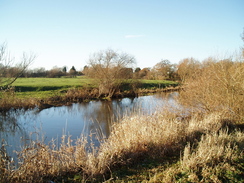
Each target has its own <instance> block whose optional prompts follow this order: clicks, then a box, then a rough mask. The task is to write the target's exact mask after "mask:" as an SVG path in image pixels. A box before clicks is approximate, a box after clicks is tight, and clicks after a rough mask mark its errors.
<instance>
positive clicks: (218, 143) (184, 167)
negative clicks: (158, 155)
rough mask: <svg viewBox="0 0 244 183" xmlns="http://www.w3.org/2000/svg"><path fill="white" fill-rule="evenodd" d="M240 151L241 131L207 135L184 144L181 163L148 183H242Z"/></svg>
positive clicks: (243, 141)
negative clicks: (197, 140)
mask: <svg viewBox="0 0 244 183" xmlns="http://www.w3.org/2000/svg"><path fill="white" fill-rule="evenodd" d="M194 146H196V147H194ZM243 150H244V134H243V133H242V132H240V131H235V132H233V133H229V132H228V131H226V130H220V131H219V132H218V133H216V132H215V133H208V134H206V135H203V136H202V137H201V140H200V141H199V142H198V143H197V144H190V143H189V144H188V145H186V146H185V149H184V152H183V156H182V158H181V160H180V162H179V163H178V164H176V165H175V166H172V167H169V168H167V169H166V170H164V171H162V172H160V173H158V174H156V175H154V177H152V178H151V180H150V181H149V182H165V183H168V182H242V181H243V169H244V166H243V163H244V160H243V156H244V153H243Z"/></svg>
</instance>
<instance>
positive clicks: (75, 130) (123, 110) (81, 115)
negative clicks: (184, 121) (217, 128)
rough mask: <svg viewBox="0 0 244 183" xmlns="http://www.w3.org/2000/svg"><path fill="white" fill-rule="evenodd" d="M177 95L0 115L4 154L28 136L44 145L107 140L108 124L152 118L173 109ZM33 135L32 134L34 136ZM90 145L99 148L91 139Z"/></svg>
mask: <svg viewBox="0 0 244 183" xmlns="http://www.w3.org/2000/svg"><path fill="white" fill-rule="evenodd" d="M177 95H178V93H170V94H156V95H152V96H142V97H138V98H124V99H118V100H112V101H90V102H88V103H79V104H72V105H70V106H62V107H52V108H49V109H44V110H42V111H38V110H37V109H36V110H29V111H22V110H19V111H10V112H8V113H7V114H2V115H0V139H4V140H5V141H6V142H7V144H8V146H7V150H8V151H10V152H12V151H13V150H20V148H19V147H20V146H21V145H22V146H23V145H25V143H28V140H26V139H31V138H32V139H33V138H35V137H34V136H33V135H31V134H37V132H38V134H39V133H42V134H43V135H44V137H45V142H49V141H51V140H52V139H57V141H59V140H60V137H61V136H62V135H63V134H65V135H71V137H72V139H77V138H78V137H80V135H81V134H83V135H85V136H87V137H89V135H90V134H91V133H94V134H95V133H98V134H100V137H101V138H106V137H108V136H109V133H110V127H111V123H112V122H118V121H120V119H121V118H122V117H123V116H124V115H130V114H132V113H138V112H140V114H152V113H153V112H155V110H157V109H160V108H162V107H163V106H165V105H166V104H168V105H172V106H176V105H177V104H176V102H175V99H174V97H175V96H177ZM34 132H36V133H34ZM93 140H94V143H95V144H96V143H97V145H98V144H99V143H98V141H96V140H95V139H93Z"/></svg>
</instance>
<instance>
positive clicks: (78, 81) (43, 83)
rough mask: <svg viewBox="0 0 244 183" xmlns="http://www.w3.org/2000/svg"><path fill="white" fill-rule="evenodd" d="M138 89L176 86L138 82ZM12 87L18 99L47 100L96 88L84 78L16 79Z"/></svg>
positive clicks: (168, 82)
mask: <svg viewBox="0 0 244 183" xmlns="http://www.w3.org/2000/svg"><path fill="white" fill-rule="evenodd" d="M139 81H140V82H141V86H140V88H145V89H155V88H164V87H167V86H176V85H177V83H176V82H173V81H164V80H139ZM13 86H14V87H15V91H16V96H17V97H20V98H28V97H32V98H47V97H51V96H55V95H62V94H63V93H65V91H67V90H68V89H71V88H85V87H89V88H90V87H91V88H93V87H96V85H95V83H94V82H93V80H92V79H90V78H87V77H86V76H79V77H76V78H18V79H17V80H16V81H15V82H14V84H13Z"/></svg>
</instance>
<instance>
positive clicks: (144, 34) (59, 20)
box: [0, 0, 244, 70]
mask: <svg viewBox="0 0 244 183" xmlns="http://www.w3.org/2000/svg"><path fill="white" fill-rule="evenodd" d="M243 31H244V0H21V1H20V0H0V44H2V43H7V45H8V50H9V51H10V53H11V55H12V56H14V57H15V59H16V61H18V60H19V59H20V58H21V56H22V54H23V52H25V53H27V54H30V53H33V54H35V55H36V59H35V61H34V63H33V64H32V65H31V68H39V67H45V68H46V69H48V70H49V69H51V68H53V67H54V66H57V67H63V66H67V67H68V69H69V68H71V67H72V66H75V68H76V69H77V70H82V69H83V67H84V66H85V65H87V63H88V59H89V57H90V55H92V54H93V53H96V52H99V51H101V50H106V49H108V48H109V49H113V50H115V51H118V52H125V53H128V54H130V55H132V56H134V57H135V59H136V62H137V65H136V66H137V67H140V68H141V69H142V68H145V67H153V66H154V65H156V64H157V63H158V62H160V61H161V60H162V59H167V60H169V61H170V62H171V63H176V64H177V63H179V61H180V60H182V59H184V58H188V57H194V58H196V59H198V60H200V61H202V60H204V59H206V58H207V57H209V56H216V54H232V53H234V52H236V51H238V50H239V49H240V47H242V46H243V41H242V39H241V34H242V33H243Z"/></svg>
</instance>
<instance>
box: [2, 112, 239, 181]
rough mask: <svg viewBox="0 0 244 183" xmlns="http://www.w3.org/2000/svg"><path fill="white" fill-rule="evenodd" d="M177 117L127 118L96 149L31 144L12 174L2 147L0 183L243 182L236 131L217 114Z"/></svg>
mask: <svg viewBox="0 0 244 183" xmlns="http://www.w3.org/2000/svg"><path fill="white" fill-rule="evenodd" d="M181 114H182V111H178V112H177V113H175V112H174V113H172V111H170V109H168V110H167V108H165V109H160V110H157V111H155V113H154V114H153V115H143V114H136V115H133V116H126V117H124V119H123V121H121V123H116V124H114V125H113V127H112V129H111V134H110V136H109V137H108V138H107V139H104V140H103V142H101V146H100V148H99V149H98V148H96V147H95V146H94V145H93V143H88V141H87V138H86V137H81V138H79V139H77V141H76V145H72V140H71V139H70V137H69V136H63V137H62V138H61V139H62V141H61V145H60V147H57V146H56V142H55V141H51V142H49V143H48V144H47V143H44V141H37V140H36V141H33V142H32V143H31V144H30V145H29V146H28V148H26V149H23V150H22V151H21V152H19V153H18V157H19V162H18V163H19V165H20V166H19V168H17V169H16V168H14V167H13V165H12V164H11V159H9V158H8V157H7V156H6V154H4V146H2V148H1V162H0V171H1V172H0V173H1V176H0V182H48V181H53V182H104V181H107V182H129V181H132V182H143V181H144V182H233V181H235V182H242V181H243V171H244V159H243V157H244V156H243V155H244V154H243V150H244V146H243V144H244V133H243V132H242V131H241V129H239V127H238V126H237V125H236V124H235V123H234V122H233V121H230V120H229V119H228V118H227V116H225V114H224V113H221V112H213V113H209V114H205V115H202V114H197V113H192V114H189V116H188V117H186V116H182V115H181Z"/></svg>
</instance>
